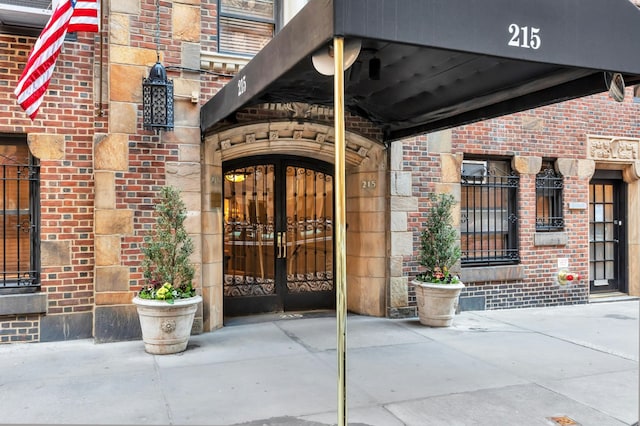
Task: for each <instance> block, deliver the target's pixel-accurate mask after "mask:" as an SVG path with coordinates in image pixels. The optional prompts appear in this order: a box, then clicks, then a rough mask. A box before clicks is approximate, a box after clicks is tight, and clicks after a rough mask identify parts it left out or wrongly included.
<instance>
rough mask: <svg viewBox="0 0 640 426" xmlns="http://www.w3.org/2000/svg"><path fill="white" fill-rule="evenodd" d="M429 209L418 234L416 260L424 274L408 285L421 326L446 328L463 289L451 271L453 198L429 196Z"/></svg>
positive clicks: (455, 257)
mask: <svg viewBox="0 0 640 426" xmlns="http://www.w3.org/2000/svg"><path fill="white" fill-rule="evenodd" d="M429 199H430V201H431V207H430V209H429V212H428V214H427V218H426V222H425V224H424V228H423V230H422V231H421V233H420V250H419V255H420V258H419V261H420V265H421V266H423V267H424V269H425V270H424V272H422V273H420V274H418V275H417V276H416V279H415V280H413V281H412V282H411V284H412V285H413V286H414V288H415V291H416V302H417V305H418V317H419V320H420V323H421V324H424V325H429V326H432V327H448V326H450V325H451V323H452V322H453V317H454V315H455V311H456V308H457V305H458V297H459V296H460V292H461V291H462V289H463V288H464V284H463V283H462V282H461V281H460V278H459V277H458V275H456V274H454V273H453V272H452V268H453V267H455V266H456V264H457V263H458V261H459V260H460V255H461V252H460V246H459V245H458V241H457V240H458V232H457V230H456V228H455V227H454V226H453V216H452V210H453V207H454V205H455V202H456V201H455V198H454V197H453V195H451V194H430V196H429Z"/></svg>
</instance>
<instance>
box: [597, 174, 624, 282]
mask: <svg viewBox="0 0 640 426" xmlns="http://www.w3.org/2000/svg"><path fill="white" fill-rule="evenodd" d="M596 177H597V176H596ZM622 186H623V181H622V180H612V179H593V180H592V181H591V182H590V184H589V277H590V281H589V285H590V292H591V294H597V293H603V292H612V291H620V292H625V291H626V273H625V271H626V268H625V267H624V265H625V248H626V231H625V227H626V223H625V217H624V212H625V211H626V208H625V205H626V204H625V200H624V197H623V196H622Z"/></svg>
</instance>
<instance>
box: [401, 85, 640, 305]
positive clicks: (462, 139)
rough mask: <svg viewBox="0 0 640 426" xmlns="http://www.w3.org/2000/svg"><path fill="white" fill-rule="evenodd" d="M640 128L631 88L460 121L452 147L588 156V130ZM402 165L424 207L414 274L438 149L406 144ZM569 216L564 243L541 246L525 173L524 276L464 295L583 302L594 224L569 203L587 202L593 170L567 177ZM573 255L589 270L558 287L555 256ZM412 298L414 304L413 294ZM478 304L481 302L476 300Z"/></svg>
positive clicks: (420, 141) (497, 153) (519, 301)
mask: <svg viewBox="0 0 640 426" xmlns="http://www.w3.org/2000/svg"><path fill="white" fill-rule="evenodd" d="M639 133H640V103H638V102H636V101H635V100H634V98H633V96H632V90H631V89H628V90H627V97H626V99H625V102H624V103H622V104H619V103H615V102H613V101H612V100H611V99H609V97H608V95H607V94H598V95H594V96H590V97H587V98H583V99H578V100H573V101H569V102H565V103H562V104H557V105H551V106H547V107H543V108H539V109H536V110H531V111H526V112H522V113H518V114H513V115H510V116H506V117H501V118H498V119H493V120H488V121H485V122H480V123H476V124H472V125H467V126H462V127H459V128H455V129H452V131H451V141H452V142H451V152H452V153H453V154H461V155H463V156H467V157H468V156H471V155H474V154H475V155H481V156H494V157H497V158H507V159H510V158H512V157H514V156H523V157H528V156H537V157H543V158H545V159H547V158H548V159H552V160H555V159H558V158H565V159H579V160H580V159H585V158H587V151H586V150H587V143H586V142H587V135H588V134H601V135H615V136H618V137H625V136H626V137H635V138H637V137H638V135H639ZM403 153H404V167H405V168H406V170H411V171H412V174H413V185H414V196H416V197H418V199H419V202H418V205H419V211H418V212H416V213H414V214H411V215H409V219H408V220H409V228H410V229H413V231H414V247H415V248H416V252H415V253H414V256H411V257H407V258H405V267H404V269H405V273H407V274H408V275H409V276H411V277H413V276H415V274H416V273H417V272H418V271H419V270H420V267H419V265H418V261H417V259H418V253H417V248H418V238H419V230H420V224H421V222H422V220H423V217H424V214H425V211H426V206H427V199H426V194H428V193H429V192H431V191H434V190H435V187H436V185H437V183H439V182H440V180H441V168H440V153H439V151H438V150H434V147H433V146H430V143H428V141H427V139H426V138H414V139H411V140H408V141H406V143H405V144H404V152H403ZM564 185H565V186H564V194H563V197H564V199H563V203H564V218H565V230H564V232H565V233H566V234H567V235H568V242H567V244H566V245H558V246H546V245H545V246H536V245H535V244H534V234H535V175H533V174H524V175H521V181H520V187H519V198H518V214H519V220H518V224H519V242H520V255H521V262H520V265H521V266H522V267H523V269H524V278H523V279H517V280H512V281H506V280H505V281H500V280H498V281H495V282H492V281H489V282H477V283H467V288H466V289H465V290H464V291H463V293H462V295H461V297H462V298H465V297H469V298H476V299H479V300H481V301H482V302H481V304H482V305H483V308H486V309H501V308H512V307H529V306H549V305H558V304H560V305H562V304H574V303H585V302H586V301H587V300H588V293H589V291H588V290H589V288H588V287H589V283H588V279H587V278H586V277H588V273H589V229H588V226H586V223H588V211H587V210H569V209H568V205H569V203H570V202H580V203H584V204H588V201H589V194H588V190H589V177H580V176H565V177H564ZM558 258H567V259H569V264H570V268H571V270H572V271H574V272H577V273H579V274H580V276H582V277H584V278H582V279H581V280H580V282H579V284H578V285H572V286H568V287H560V286H558V284H557V282H556V273H557V270H558V267H557V259H558ZM409 301H410V304H413V303H415V297H414V295H413V293H410V295H409ZM476 308H477V306H476Z"/></svg>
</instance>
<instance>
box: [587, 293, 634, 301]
mask: <svg viewBox="0 0 640 426" xmlns="http://www.w3.org/2000/svg"><path fill="white" fill-rule="evenodd" d="M625 300H638V297H637V296H629V295H628V294H627V293H621V292H619V291H609V292H604V293H595V294H591V295H590V296H589V303H603V302H619V301H625Z"/></svg>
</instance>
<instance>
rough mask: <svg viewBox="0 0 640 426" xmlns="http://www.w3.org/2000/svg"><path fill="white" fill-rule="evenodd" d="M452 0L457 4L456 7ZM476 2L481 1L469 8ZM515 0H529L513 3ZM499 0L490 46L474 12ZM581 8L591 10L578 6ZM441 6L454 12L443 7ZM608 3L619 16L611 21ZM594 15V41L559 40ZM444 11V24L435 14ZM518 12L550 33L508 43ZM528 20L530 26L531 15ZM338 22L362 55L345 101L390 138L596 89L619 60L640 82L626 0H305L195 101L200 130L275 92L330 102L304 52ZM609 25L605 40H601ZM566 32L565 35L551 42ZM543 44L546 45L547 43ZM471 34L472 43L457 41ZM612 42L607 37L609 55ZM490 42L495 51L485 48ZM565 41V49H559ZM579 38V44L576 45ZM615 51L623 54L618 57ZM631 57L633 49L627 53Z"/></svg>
mask: <svg viewBox="0 0 640 426" xmlns="http://www.w3.org/2000/svg"><path fill="white" fill-rule="evenodd" d="M392 3H393V4H395V5H396V6H397V7H396V8H395V9H394V8H389V5H390V4H392ZM477 3H480V5H477ZM530 3H536V7H538V8H542V9H543V10H544V8H545V6H548V7H549V8H552V9H553V10H554V11H555V13H556V14H559V15H558V16H556V17H553V16H550V13H548V12H549V11H547V13H542V14H541V17H538V16H537V15H540V13H539V12H536V13H537V15H534V16H531V13H533V12H531V11H529V10H528V8H529V7H531V6H530ZM562 3H564V6H565V9H569V8H567V7H566V6H567V5H568V4H569V3H571V5H572V6H573V7H575V8H580V9H579V10H580V13H579V14H578V15H579V16H578V17H576V16H575V15H576V13H575V12H572V11H571V10H566V11H564V13H565V15H562V14H561V11H562V10H564V9H562V10H561V11H558V9H557V8H558V4H562ZM603 3H605V4H607V5H608V7H607V8H606V10H607V11H608V12H609V13H610V14H613V16H612V18H611V19H612V22H611V24H607V22H609V20H606V22H604V23H603V20H602V13H603V9H602V4H603ZM525 4H526V6H524V5H525ZM429 5H432V6H434V5H435V6H437V7H438V11H439V13H440V14H441V15H442V16H440V19H433V18H432V20H431V23H430V24H429V22H426V21H428V20H426V19H424V16H420V10H423V9H425V8H427V9H428V6H429ZM474 5H475V6H474ZM435 6H434V7H435ZM614 6H618V7H617V8H616V7H614ZM456 7H458V8H464V13H462V12H461V9H456ZM473 7H479V9H478V10H469V9H473ZM520 7H524V8H525V9H527V10H524V11H522V10H521V11H518V10H517V9H518V8H520ZM387 8H389V9H388V10H395V15H393V13H392V12H387V14H385V10H387ZM405 8H406V9H408V10H413V11H414V12H415V13H408V14H407V13H405V14H401V13H400V12H399V10H405ZM501 8H510V9H512V10H515V11H514V12H513V14H511V15H510V14H509V13H506V12H504V11H503V12H502V13H506V16H504V17H502V18H500V19H502V20H503V21H504V22H495V23H494V25H496V26H498V28H500V30H499V31H497V32H498V33H499V37H502V38H501V42H502V41H504V44H505V46H502V45H501V46H495V47H492V43H494V42H495V41H492V40H491V37H489V36H487V37H486V38H487V40H485V39H482V37H480V36H478V33H480V34H483V33H484V32H486V31H488V30H486V29H482V30H480V29H479V28H485V27H487V26H488V25H489V26H490V27H492V26H491V23H490V22H484V23H478V21H482V20H483V19H485V21H486V20H489V19H493V20H495V19H496V16H494V15H499V16H502V14H500V13H499V14H496V13H494V14H491V13H490V12H491V11H492V10H497V9H500V10H501ZM445 9H446V10H445ZM536 10H537V9H536ZM429 11H430V12H432V11H433V7H432V8H431V9H430V10H429ZM480 11H484V15H481V14H480ZM374 12H375V13H374ZM587 12H590V13H591V14H593V15H594V16H592V17H589V16H587V15H585V14H586V13H587ZM425 13H426V12H425ZM446 13H448V14H450V15H443V14H446ZM616 14H623V15H624V16H621V17H618V19H617V21H616ZM431 15H432V14H431V13H430V14H429V16H431ZM512 15H513V16H512ZM567 15H568V16H567ZM597 15H600V16H597ZM362 17H369V18H370V19H369V21H371V22H369V23H367V22H364V23H363V22H362V21H363V20H365V21H366V19H365V18H362ZM453 17H455V19H454V18H453ZM596 18H598V22H599V25H600V27H599V28H600V30H599V31H598V34H593V33H592V31H593V29H594V28H597V27H591V28H590V29H589V31H591V32H590V33H585V34H584V35H583V36H582V37H580V36H578V37H577V38H578V39H582V41H583V42H584V43H591V45H590V46H584V45H582V43H576V42H575V40H574V39H575V38H576V37H572V39H571V40H567V36H566V34H565V33H566V32H567V31H569V32H571V31H572V30H573V31H574V32H575V31H578V30H581V31H587V28H588V26H589V20H590V19H594V20H595V19H596ZM411 19H416V20H421V22H424V25H431V29H430V30H429V31H425V30H424V29H423V28H422V27H420V26H416V24H415V23H411V22H409V21H407V20H411ZM447 19H450V22H449V24H448V25H446V26H443V25H441V24H440V23H439V22H440V20H444V21H446V20H447ZM525 19H526V20H528V21H525V22H531V23H532V27H533V26H534V25H539V27H535V28H542V29H540V34H542V36H543V37H544V38H542V43H546V44H541V45H540V46H539V48H537V49H532V48H530V47H529V48H517V47H513V46H506V45H507V42H508V41H509V37H510V36H509V34H508V27H509V26H510V25H511V24H508V23H509V22H512V21H513V22H516V21H522V20H525ZM578 20H581V21H580V22H579V25H578V24H576V25H575V28H573V29H572V28H567V27H571V25H572V22H577V21H578ZM585 20H586V21H587V22H582V21H585ZM378 21H380V22H379V23H378V24H376V22H378ZM390 21H393V22H390ZM334 22H335V25H333V23H334ZM518 25H519V24H518ZM603 25H604V26H606V25H611V26H612V27H611V31H609V32H607V31H605V30H603V28H602V27H603ZM394 26H395V27H396V28H395V30H394V31H391V30H390V28H393V27H394ZM412 26H413V27H412ZM440 26H441V27H442V29H441V31H442V32H443V33H444V32H446V33H447V34H448V36H447V37H446V38H445V40H444V41H443V40H442V38H441V37H439V36H438V34H437V29H438V28H439V27H440ZM334 27H337V28H334ZM414 27H415V28H414ZM452 27H455V28H453V29H452ZM556 27H557V28H556ZM621 27H622V28H621ZM456 28H457V30H456ZM543 30H544V31H543ZM518 31H520V30H518ZM527 31H529V32H530V31H531V29H530V28H529V27H528V28H527ZM559 31H561V32H562V34H564V36H563V37H564V38H563V39H562V40H558V41H557V43H556V45H553V43H554V40H553V38H552V37H553V34H554V32H559ZM337 34H338V35H341V36H344V37H345V38H346V39H349V38H357V39H359V40H361V43H362V47H361V50H360V54H359V56H358V59H357V60H356V62H355V63H354V64H353V65H352V66H351V67H350V68H349V69H348V70H347V72H346V74H345V95H344V98H345V107H346V110H347V111H349V112H350V113H352V114H355V115H358V116H361V117H364V118H366V119H368V120H370V121H372V122H373V123H375V124H376V125H378V126H380V127H381V128H382V129H383V133H384V138H385V140H387V141H393V140H397V139H400V138H403V137H407V136H411V135H415V134H420V133H425V132H428V131H434V130H439V129H444V128H448V127H453V126H457V125H461V124H466V123H470V122H474V121H478V120H481V119H486V118H491V117H496V116H500V115H504V114H508V113H512V112H516V111H521V110H525V109H530V108H534V107H537V106H542V105H546V104H550V103H554V102H560V101H564V100H567V99H572V98H576V97H581V96H586V95H590V94H594V93H598V92H603V91H606V90H607V84H606V81H605V74H604V71H612V72H616V71H620V72H622V74H623V75H624V78H625V82H626V84H627V85H631V84H635V83H638V82H640V55H633V54H632V52H631V50H625V48H628V49H632V46H633V45H634V44H635V43H629V40H633V38H632V37H634V36H637V38H635V40H640V12H639V11H638V10H637V8H636V7H635V6H633V5H632V4H631V3H630V2H628V0H608V1H607V2H602V1H601V0H581V1H576V0H563V1H560V2H559V1H558V0H545V1H537V2H513V0H508V1H506V0H486V1H484V2H469V1H468V0H464V1H463V0H447V1H446V2H444V0H396V1H391V0H386V1H384V2H383V1H379V0H366V1H348V0H342V1H338V0H335V1H330V0H312V1H311V2H310V3H309V4H308V5H307V6H306V7H305V8H304V9H303V10H302V11H301V12H300V13H299V14H298V15H297V16H296V17H295V18H294V19H293V20H292V21H291V22H290V23H289V25H287V27H285V28H284V29H283V30H282V31H281V32H280V34H279V35H278V36H277V37H275V38H274V39H273V40H272V42H271V43H269V44H268V45H267V46H266V47H265V48H264V49H263V50H262V51H261V52H260V53H259V54H258V55H256V57H255V58H254V59H253V60H252V61H250V62H249V64H247V66H246V67H245V68H244V69H243V70H242V71H241V73H240V74H239V75H238V76H237V77H236V78H235V79H234V80H233V81H231V82H230V83H229V84H228V85H227V86H225V87H224V88H223V89H222V90H221V91H220V92H219V93H218V94H217V95H216V96H214V98H212V99H211V100H210V101H209V102H208V103H207V104H206V105H205V106H204V107H203V109H202V123H203V124H202V126H203V128H202V130H203V133H209V132H211V131H215V130H216V129H217V128H219V127H220V122H221V121H222V120H224V119H226V118H229V117H230V116H232V115H233V114H234V113H235V112H236V111H238V110H239V109H241V108H244V107H247V106H251V105H257V104H262V103H273V102H276V103H285V102H305V103H309V104H316V105H324V106H331V105H333V77H332V76H324V75H321V74H320V73H318V72H317V71H316V70H315V68H314V67H313V64H312V61H311V54H312V53H313V52H314V51H316V50H317V49H318V48H321V47H323V46H326V45H327V43H330V42H331V39H332V38H333V37H334V36H335V35H337ZM389 34H392V35H391V36H390V35H389ZM451 34H455V35H453V36H452V35H451ZM443 37H444V35H443ZM607 37H608V40H603V38H607ZM478 38H481V40H480V41H479V40H478ZM503 39H504V40H503ZM465 40H468V42H465ZM591 40H597V42H596V41H591ZM483 43H484V44H483ZM563 43H564V46H558V45H557V44H563ZM435 44H437V46H434V45H435ZM547 44H552V45H551V46H549V47H548V48H547ZM448 45H450V46H448ZM467 45H468V46H471V47H473V49H476V50H477V51H471V49H467V50H466V51H462V50H459V49H460V47H462V46H467ZM610 46H614V47H615V50H616V51H617V52H618V53H616V55H613V54H612V52H611V51H610V49H609V48H608V47H610ZM451 47H455V48H456V49H452V48H451ZM545 48H547V50H546V51H545V50H544V49H545ZM491 49H493V53H494V54H487V53H486V52H487V51H491ZM563 49H566V52H567V53H566V55H562V50H563ZM576 49H579V50H582V51H583V53H582V54H576ZM598 49H602V52H600V51H599V50H598ZM618 49H620V50H618ZM507 53H509V54H511V55H512V56H511V57H510V56H508V55H507ZM618 56H621V58H622V59H621V60H620V61H618V60H617V57H618ZM629 57H635V58H637V59H634V60H633V61H632V62H630V61H629ZM371 60H373V61H374V62H371ZM377 60H379V64H380V69H379V75H377V76H376V75H370V70H371V71H375V67H373V68H370V67H371V65H370V64H373V63H375V61H377ZM589 64H593V67H591V66H588V65H589ZM605 65H606V66H605ZM374 74H375V73H374ZM239 79H244V80H245V81H246V84H247V89H246V93H243V94H242V96H239V94H238V86H237V81H238V80H239ZM234 83H235V84H234ZM612 103H613V101H612Z"/></svg>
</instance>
